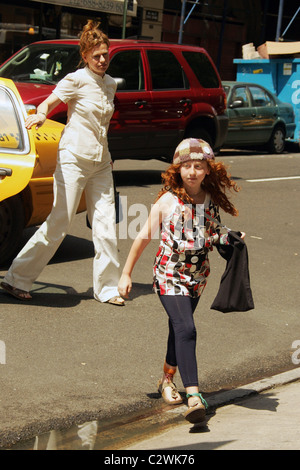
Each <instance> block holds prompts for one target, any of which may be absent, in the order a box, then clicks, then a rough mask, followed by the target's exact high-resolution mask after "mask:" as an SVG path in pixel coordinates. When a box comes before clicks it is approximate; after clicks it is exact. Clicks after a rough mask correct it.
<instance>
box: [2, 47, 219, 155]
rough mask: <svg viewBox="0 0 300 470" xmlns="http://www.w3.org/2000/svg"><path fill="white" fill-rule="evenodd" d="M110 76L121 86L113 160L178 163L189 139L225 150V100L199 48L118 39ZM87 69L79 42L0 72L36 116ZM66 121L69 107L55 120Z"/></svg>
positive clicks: (22, 56) (24, 58)
mask: <svg viewBox="0 0 300 470" xmlns="http://www.w3.org/2000/svg"><path fill="white" fill-rule="evenodd" d="M110 58H111V63H110V67H109V70H108V73H109V74H110V75H111V76H113V77H114V78H116V79H117V82H118V84H119V88H118V90H117V93H116V98H115V113H114V115H113V118H112V120H111V125H110V128H109V135H108V138H109V148H110V151H111V154H112V158H113V159H114V160H115V159H121V158H137V159H138V158H140V159H148V158H164V159H166V160H171V158H172V156H173V153H174V149H175V148H176V146H177V144H178V143H179V142H180V141H181V140H182V139H183V138H185V137H192V136H194V137H199V138H203V139H205V140H207V141H208V142H209V143H210V144H211V145H212V146H213V147H214V148H220V147H221V146H222V145H223V143H224V141H225V137H226V133H227V126H228V117H227V115H226V96H225V92H224V90H223V87H222V85H221V81H220V77H219V74H218V72H217V70H216V67H215V65H214V63H213V62H212V60H211V58H210V57H209V55H208V53H207V52H206V51H205V50H204V49H202V48H199V47H192V46H185V45H178V44H163V43H151V42H145V41H136V40H112V41H111V45H110ZM79 62H80V57H79V45H78V40H54V41H41V42H36V43H32V44H30V45H29V46H26V47H24V48H23V49H21V50H20V51H19V52H17V53H16V54H15V55H13V56H12V57H11V58H10V59H8V60H7V61H6V62H5V63H4V64H2V66H1V67H0V76H2V77H6V78H11V79H12V80H13V81H14V82H15V84H16V86H17V88H18V90H19V92H20V95H21V97H22V99H23V101H24V103H25V104H26V106H27V108H32V109H35V108H36V107H37V105H38V104H39V103H40V102H41V101H42V100H44V99H45V98H46V97H47V96H48V95H49V94H50V92H51V91H52V90H53V88H54V86H55V84H56V83H57V82H58V81H59V80H60V79H61V78H63V77H64V76H65V75H66V74H67V73H69V72H72V71H74V70H75V69H76V68H77V67H78V65H79ZM48 117H49V118H51V119H55V120H57V121H60V122H63V123H65V122H66V106H65V105H63V104H62V105H60V106H59V107H57V108H56V109H55V110H54V111H53V112H52V113H51V114H49V116H48Z"/></svg>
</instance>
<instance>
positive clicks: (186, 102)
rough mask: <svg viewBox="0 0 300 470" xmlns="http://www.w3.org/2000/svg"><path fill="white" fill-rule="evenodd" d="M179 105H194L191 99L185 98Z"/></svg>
mask: <svg viewBox="0 0 300 470" xmlns="http://www.w3.org/2000/svg"><path fill="white" fill-rule="evenodd" d="M179 103H180V104H183V105H187V104H192V100H190V99H189V98H184V99H183V100H180V101H179Z"/></svg>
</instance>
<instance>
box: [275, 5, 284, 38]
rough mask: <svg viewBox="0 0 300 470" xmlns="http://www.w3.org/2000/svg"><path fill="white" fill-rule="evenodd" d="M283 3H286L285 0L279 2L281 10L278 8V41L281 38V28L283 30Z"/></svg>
mask: <svg viewBox="0 0 300 470" xmlns="http://www.w3.org/2000/svg"><path fill="white" fill-rule="evenodd" d="M283 4H284V0H280V3H279V10H278V20H277V29H276V42H278V41H279V38H280V30H281V22H282V12H283Z"/></svg>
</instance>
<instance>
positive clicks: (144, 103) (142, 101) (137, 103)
mask: <svg viewBox="0 0 300 470" xmlns="http://www.w3.org/2000/svg"><path fill="white" fill-rule="evenodd" d="M147 103H148V101H144V100H140V101H135V103H134V104H135V105H136V106H138V107H139V108H143V107H144V106H146V104H147Z"/></svg>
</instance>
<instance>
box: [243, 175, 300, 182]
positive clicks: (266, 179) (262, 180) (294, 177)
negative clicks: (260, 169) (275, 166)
mask: <svg viewBox="0 0 300 470" xmlns="http://www.w3.org/2000/svg"><path fill="white" fill-rule="evenodd" d="M299 179H300V176H281V177H279V178H261V179H256V180H246V181H248V183H263V182H265V181H282V180H299Z"/></svg>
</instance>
